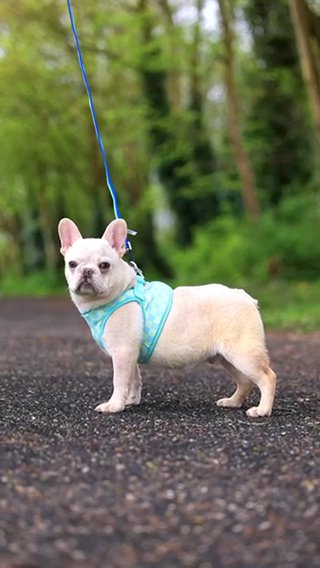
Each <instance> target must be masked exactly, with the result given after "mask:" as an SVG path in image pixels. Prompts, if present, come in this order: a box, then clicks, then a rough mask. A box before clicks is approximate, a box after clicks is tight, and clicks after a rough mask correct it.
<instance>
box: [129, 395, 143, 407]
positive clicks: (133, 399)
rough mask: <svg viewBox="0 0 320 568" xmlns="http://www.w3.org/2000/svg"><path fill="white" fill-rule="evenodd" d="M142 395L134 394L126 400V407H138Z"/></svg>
mask: <svg viewBox="0 0 320 568" xmlns="http://www.w3.org/2000/svg"><path fill="white" fill-rule="evenodd" d="M140 400H141V395H140V394H138V393H137V394H132V395H129V396H128V398H127V400H126V406H137V405H138V404H140Z"/></svg>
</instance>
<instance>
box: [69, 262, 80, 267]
mask: <svg viewBox="0 0 320 568" xmlns="http://www.w3.org/2000/svg"><path fill="white" fill-rule="evenodd" d="M76 266H78V265H77V263H76V261H75V260H70V262H69V268H76Z"/></svg>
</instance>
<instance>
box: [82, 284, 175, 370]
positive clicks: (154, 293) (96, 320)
mask: <svg viewBox="0 0 320 568" xmlns="http://www.w3.org/2000/svg"><path fill="white" fill-rule="evenodd" d="M172 301H173V290H172V288H170V286H168V285H167V284H164V283H163V282H146V281H145V280H144V278H143V277H142V276H137V277H136V283H135V285H134V286H133V288H130V289H129V290H126V291H125V292H123V293H122V294H120V296H118V297H117V298H116V299H115V300H113V302H110V304H106V305H105V306H100V307H99V308H95V309H93V310H88V311H87V312H84V313H83V314H82V316H83V317H84V319H85V320H86V322H87V324H88V325H89V327H90V330H91V333H92V336H93V338H94V340H95V341H96V342H97V343H98V345H99V346H100V347H101V349H103V350H104V351H107V350H106V347H105V342H104V330H105V327H106V324H107V322H108V320H109V318H110V317H111V316H112V314H113V313H114V312H115V311H116V310H118V309H119V308H121V307H122V306H125V305H126V304H129V303H130V302H137V303H138V304H139V305H140V306H141V309H142V314H143V338H142V343H141V347H140V356H139V361H138V362H139V363H146V362H147V361H148V360H149V359H150V357H151V355H152V353H153V351H154V349H155V347H156V345H157V342H158V339H159V337H160V335H161V333H162V330H163V328H164V324H165V323H166V321H167V318H168V315H169V313H170V311H171V307H172Z"/></svg>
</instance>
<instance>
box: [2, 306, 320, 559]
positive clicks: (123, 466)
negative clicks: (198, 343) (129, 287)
mask: <svg viewBox="0 0 320 568" xmlns="http://www.w3.org/2000/svg"><path fill="white" fill-rule="evenodd" d="M268 345H269V348H270V353H271V358H272V363H273V367H274V369H275V370H276V372H277V373H278V375H279V382H278V388H277V395H276V402H275V407H274V412H273V415H272V416H271V417H270V418H261V419H258V420H254V419H250V418H248V417H247V416H246V415H245V411H244V410H243V409H241V410H225V409H222V408H218V407H217V406H216V405H215V400H217V399H218V398H220V397H221V396H224V395H226V394H228V393H230V392H231V391H232V389H233V384H232V381H231V379H229V378H228V376H227V375H226V372H225V371H224V370H223V369H222V368H220V367H219V366H216V367H215V366H214V367H213V366H210V365H201V366H197V367H194V368H192V369H187V370H179V371H168V370H165V369H156V368H151V367H149V366H146V367H144V368H143V378H144V386H143V399H142V403H141V405H140V406H139V407H135V408H130V409H128V410H126V411H125V412H123V413H121V414H116V415H102V414H98V413H95V412H94V407H95V406H96V405H97V404H98V403H100V402H103V401H105V400H107V399H108V397H109V395H110V393H111V377H112V369H111V365H110V363H109V362H108V361H107V360H106V359H105V357H104V355H103V353H102V352H101V351H100V350H99V348H98V347H97V346H96V344H95V343H94V342H93V341H92V339H91V337H90V332H89V330H88V329H87V327H86V324H85V322H83V321H82V320H81V318H80V316H79V315H78V314H77V313H76V310H75V308H74V307H73V306H72V304H71V302H70V301H68V300H60V299H54V300H16V301H13V300H1V301H0V442H1V446H0V568H18V567H19V568H43V567H44V568H74V567H80V568H82V567H86V568H96V567H99V568H104V567H108V568H109V567H110V568H113V567H115V568H133V567H134V568H136V567H137V568H144V567H165V568H176V567H192V568H219V567H237V568H242V567H243V568H249V567H251V566H255V567H256V566H259V567H272V568H294V567H296V568H305V567H308V568H311V567H320V542H319V541H320V456H319V445H320V436H319V434H320V413H319V408H320V405H319V400H320V396H319V387H320V384H319V383H320V378H319V375H320V334H312V335H299V334H296V333H269V334H268ZM257 398H258V395H257V392H254V393H253V394H252V395H251V400H250V404H254V403H255V402H256V401H257Z"/></svg>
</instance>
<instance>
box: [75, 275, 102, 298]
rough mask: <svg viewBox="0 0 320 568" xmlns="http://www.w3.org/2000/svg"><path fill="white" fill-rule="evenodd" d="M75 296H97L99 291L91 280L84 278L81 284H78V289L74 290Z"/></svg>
mask: <svg viewBox="0 0 320 568" xmlns="http://www.w3.org/2000/svg"><path fill="white" fill-rule="evenodd" d="M74 293H75V294H89V295H91V294H97V291H96V289H95V287H94V285H93V283H92V282H90V280H87V279H86V278H84V279H83V280H81V281H80V282H78V284H77V287H76V289H75V290H74Z"/></svg>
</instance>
